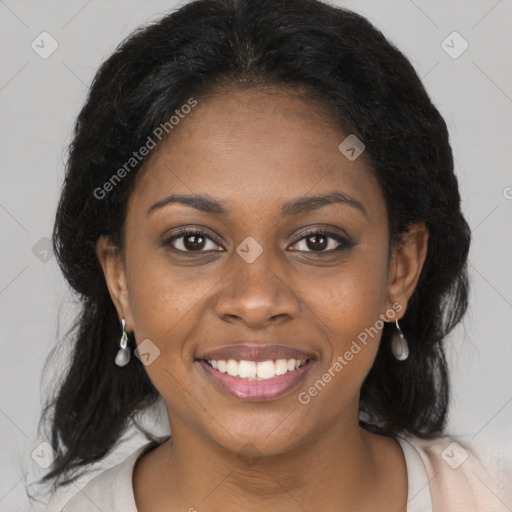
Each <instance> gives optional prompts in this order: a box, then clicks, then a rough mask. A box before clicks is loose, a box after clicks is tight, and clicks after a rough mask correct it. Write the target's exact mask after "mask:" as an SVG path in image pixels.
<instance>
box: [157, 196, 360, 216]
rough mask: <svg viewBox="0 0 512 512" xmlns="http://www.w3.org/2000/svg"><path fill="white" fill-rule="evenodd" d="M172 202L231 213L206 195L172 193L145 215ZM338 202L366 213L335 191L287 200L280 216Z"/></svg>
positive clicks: (206, 211) (355, 201)
mask: <svg viewBox="0 0 512 512" xmlns="http://www.w3.org/2000/svg"><path fill="white" fill-rule="evenodd" d="M173 203H179V204H184V205H187V206H191V207H192V208H195V209H196V210H200V211H202V212H205V213H209V214H212V215H218V216H221V217H227V216H228V215H230V213H231V210H230V209H229V208H227V207H225V206H223V205H222V204H221V203H219V202H218V201H216V200H215V199H213V198H211V197H208V196H201V195H195V194H172V195H170V196H169V197H165V198H164V199H161V200H160V201H157V202H156V203H155V204H153V205H151V207H150V208H149V210H148V211H147V215H149V214H151V213H152V212H154V211H156V210H159V209H161V208H163V207H164V206H167V205H169V204H173ZM340 203H341V204H345V205H347V206H351V207H353V208H355V209H357V210H359V211H360V212H361V213H362V214H363V215H365V216H366V215H367V213H366V210H365V208H364V206H363V205H362V203H361V202H359V201H358V200H357V199H354V198H353V197H350V196H349V195H347V194H345V193H343V192H339V191H335V192H331V193H329V194H321V195H316V196H302V197H298V198H296V199H293V200H291V201H288V202H286V203H284V204H283V206H282V207H281V216H283V217H291V216H293V215H299V214H301V213H306V212H309V211H312V210H317V209H319V208H322V207H324V206H327V205H330V204H340Z"/></svg>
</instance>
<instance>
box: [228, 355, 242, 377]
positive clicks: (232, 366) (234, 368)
mask: <svg viewBox="0 0 512 512" xmlns="http://www.w3.org/2000/svg"><path fill="white" fill-rule="evenodd" d="M228 375H231V377H238V376H239V375H238V363H237V362H236V361H235V360H234V359H229V360H228Z"/></svg>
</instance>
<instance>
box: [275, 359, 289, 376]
mask: <svg viewBox="0 0 512 512" xmlns="http://www.w3.org/2000/svg"><path fill="white" fill-rule="evenodd" d="M287 371H288V362H287V361H286V359H278V360H277V361H276V375H284V374H285V373H286V372H287Z"/></svg>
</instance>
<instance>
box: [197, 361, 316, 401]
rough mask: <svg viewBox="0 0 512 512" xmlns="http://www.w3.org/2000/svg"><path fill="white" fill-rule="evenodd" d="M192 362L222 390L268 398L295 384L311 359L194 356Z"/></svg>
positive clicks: (246, 397)
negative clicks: (203, 357)
mask: <svg viewBox="0 0 512 512" xmlns="http://www.w3.org/2000/svg"><path fill="white" fill-rule="evenodd" d="M196 362H197V363H198V364H199V366H200V367H201V369H202V370H203V372H204V373H205V375H206V376H207V377H208V379H209V380H210V381H211V382H213V383H214V384H215V385H216V386H217V388H219V389H220V390H222V391H223V392H226V393H227V394H229V395H231V396H233V397H235V398H238V399H242V400H269V399H275V398H278V397H281V396H282V395H284V394H286V393H288V392H290V391H291V390H292V389H294V388H295V387H297V386H298V385H299V384H300V383H301V382H302V381H303V380H304V378H305V376H306V373H307V372H308V371H309V369H310V368H311V367H312V366H313V363H314V359H313V358H309V357H308V358H304V359H294V358H289V359H284V358H281V359H268V360H264V361H255V360H248V359H240V360H237V359H196Z"/></svg>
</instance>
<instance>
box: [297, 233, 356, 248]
mask: <svg viewBox="0 0 512 512" xmlns="http://www.w3.org/2000/svg"><path fill="white" fill-rule="evenodd" d="M303 242H304V243H303ZM300 243H302V248H297V246H299V244H300ZM353 245H354V244H353V243H352V242H350V241H349V240H347V239H345V238H343V237H341V236H339V235H337V234H335V233H332V232H330V231H324V230H313V231H309V232H308V233H306V234H305V236H302V237H301V238H300V239H299V240H297V241H296V242H294V244H293V245H292V246H291V247H292V250H297V251H304V252H318V253H330V252H334V251H338V250H343V249H349V248H350V247H353ZM294 246H295V248H294Z"/></svg>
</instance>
